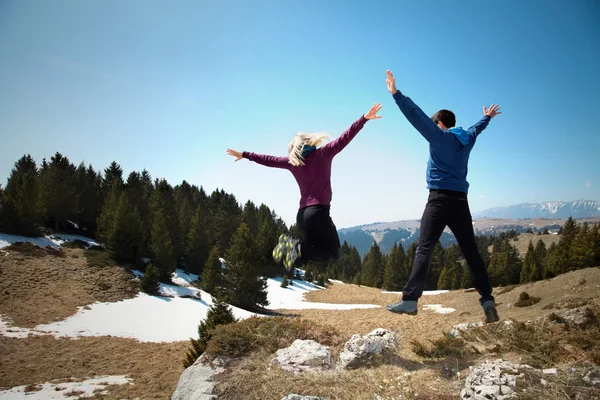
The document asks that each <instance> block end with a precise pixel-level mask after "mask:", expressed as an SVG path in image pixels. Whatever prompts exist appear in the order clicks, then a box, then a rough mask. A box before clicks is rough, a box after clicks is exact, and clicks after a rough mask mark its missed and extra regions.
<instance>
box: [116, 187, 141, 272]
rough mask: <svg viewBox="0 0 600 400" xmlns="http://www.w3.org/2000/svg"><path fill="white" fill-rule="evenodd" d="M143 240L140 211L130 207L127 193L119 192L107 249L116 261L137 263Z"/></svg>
mask: <svg viewBox="0 0 600 400" xmlns="http://www.w3.org/2000/svg"><path fill="white" fill-rule="evenodd" d="M143 242H144V229H143V226H142V219H141V217H140V213H139V211H138V210H137V207H136V208H134V209H133V210H132V209H131V206H130V205H129V201H128V199H127V194H125V192H121V194H120V196H119V201H118V205H117V209H116V211H115V216H114V220H113V225H112V227H111V229H110V233H109V237H108V249H109V250H110V251H111V252H112V254H113V257H114V258H115V260H117V261H122V262H128V263H137V262H138V261H139V259H140V258H141V255H142V254H141V250H142V245H143Z"/></svg>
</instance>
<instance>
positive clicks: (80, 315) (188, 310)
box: [0, 234, 380, 342]
mask: <svg viewBox="0 0 600 400" xmlns="http://www.w3.org/2000/svg"><path fill="white" fill-rule="evenodd" d="M74 239H79V240H83V241H85V242H88V243H94V242H93V240H91V239H88V238H84V237H80V236H74V235H53V236H47V237H44V238H25V237H23V236H13V235H6V234H0V248H1V247H5V246H8V245H9V244H10V243H14V242H17V241H29V242H32V243H35V244H37V245H41V246H46V245H51V246H54V247H57V246H60V245H61V244H62V243H64V241H65V240H74ZM298 272H299V273H303V272H304V271H301V270H299V271H298ZM135 274H136V275H137V276H138V277H139V276H141V273H140V272H138V271H136V272H135ZM197 279H198V276H197V275H193V274H186V273H185V272H183V271H182V270H177V271H176V272H175V274H174V276H173V283H175V285H166V284H161V286H160V291H161V294H162V295H163V296H149V295H147V294H145V293H138V295H137V296H136V297H135V298H133V299H127V300H122V301H118V302H113V303H94V304H90V305H89V306H87V307H80V308H79V310H78V312H77V313H76V314H75V315H73V316H71V317H69V318H67V319H65V320H63V321H58V322H54V323H51V324H44V325H38V326H36V327H35V328H33V329H26V328H19V327H12V326H10V324H9V322H8V321H7V320H5V319H2V318H1V317H0V334H2V335H4V336H10V337H21V338H22V337H27V336H28V335H30V334H33V335H53V336H55V337H70V338H78V337H81V336H107V335H111V336H117V337H124V338H133V339H138V340H140V341H142V342H173V341H180V340H188V339H189V338H191V337H196V336H197V335H198V323H199V322H200V321H201V320H203V319H204V318H206V314H207V312H208V309H209V307H210V306H211V305H212V298H211V296H210V294H208V293H207V292H204V291H202V290H200V289H198V288H196V287H193V286H192V285H191V283H192V282H194V281H196V280H197ZM281 280H282V278H269V279H268V280H267V300H268V301H269V306H268V307H267V308H268V309H271V310H279V309H289V310H299V309H323V310H349V309H356V308H359V309H364V308H377V307H380V306H379V305H374V304H329V303H312V302H308V301H305V300H304V294H305V293H308V292H310V291H313V290H322V289H323V288H322V287H319V286H317V285H314V284H312V283H309V282H305V281H302V280H293V284H292V285H289V286H288V287H287V288H282V287H281V286H280V285H281ZM198 294H200V299H198V298H197V296H198ZM184 296H185V297H184ZM189 297H192V298H189ZM231 310H232V312H233V314H234V316H235V317H236V318H239V319H245V318H248V317H250V316H252V315H256V314H254V313H252V312H249V311H246V310H242V309H240V308H237V307H233V306H231Z"/></svg>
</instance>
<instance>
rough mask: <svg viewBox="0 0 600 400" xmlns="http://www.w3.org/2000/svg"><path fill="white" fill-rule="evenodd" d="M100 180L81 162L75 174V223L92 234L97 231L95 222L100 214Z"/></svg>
mask: <svg viewBox="0 0 600 400" xmlns="http://www.w3.org/2000/svg"><path fill="white" fill-rule="evenodd" d="M101 182H102V179H101V177H100V174H98V173H97V172H96V171H95V170H94V168H93V167H92V166H91V165H90V166H88V167H87V168H86V167H85V164H84V163H83V162H82V163H81V164H79V167H77V171H76V172H75V185H76V190H77V196H78V199H79V201H78V208H77V222H78V223H79V227H80V228H81V229H83V230H88V231H89V232H90V233H91V234H94V233H95V232H96V229H97V225H96V224H97V221H98V217H99V216H100V213H101V212H102V202H103V200H104V198H103V197H102V191H101V186H100V184H101Z"/></svg>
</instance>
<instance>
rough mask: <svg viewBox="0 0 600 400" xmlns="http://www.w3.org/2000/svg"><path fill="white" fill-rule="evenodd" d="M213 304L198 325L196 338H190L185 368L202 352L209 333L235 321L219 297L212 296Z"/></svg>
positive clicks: (184, 362) (210, 335) (184, 363)
mask: <svg viewBox="0 0 600 400" xmlns="http://www.w3.org/2000/svg"><path fill="white" fill-rule="evenodd" d="M212 302H213V304H212V305H211V306H210V308H209V309H208V313H207V314H206V319H205V320H204V321H201V322H200V324H199V325H198V339H190V342H191V345H192V346H191V348H190V349H189V350H188V352H187V354H186V359H185V360H184V361H183V366H184V367H185V368H188V367H190V366H191V365H193V364H194V363H195V362H196V360H197V359H198V357H200V356H201V355H202V353H204V351H205V350H206V346H207V345H208V341H209V340H210V338H211V337H212V334H211V333H210V332H211V331H212V330H213V329H215V328H216V327H217V326H218V325H226V324H231V323H234V322H236V319H235V317H234V316H233V313H232V311H231V309H230V308H229V306H228V305H227V304H226V303H224V302H222V301H221V300H220V299H219V297H218V296H217V297H213V298H212Z"/></svg>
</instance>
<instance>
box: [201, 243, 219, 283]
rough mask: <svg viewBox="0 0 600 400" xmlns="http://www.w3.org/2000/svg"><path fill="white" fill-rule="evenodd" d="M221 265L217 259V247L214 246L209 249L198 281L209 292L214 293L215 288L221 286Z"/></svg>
mask: <svg viewBox="0 0 600 400" xmlns="http://www.w3.org/2000/svg"><path fill="white" fill-rule="evenodd" d="M221 275H222V267H221V261H220V260H219V249H218V248H217V247H216V246H214V247H213V248H212V250H211V251H210V255H209V256H208V260H207V261H206V263H205V264H204V268H202V276H201V277H200V282H201V285H202V288H203V289H204V290H205V291H207V292H208V293H210V294H213V295H214V294H216V293H217V289H218V288H219V287H220V286H221Z"/></svg>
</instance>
